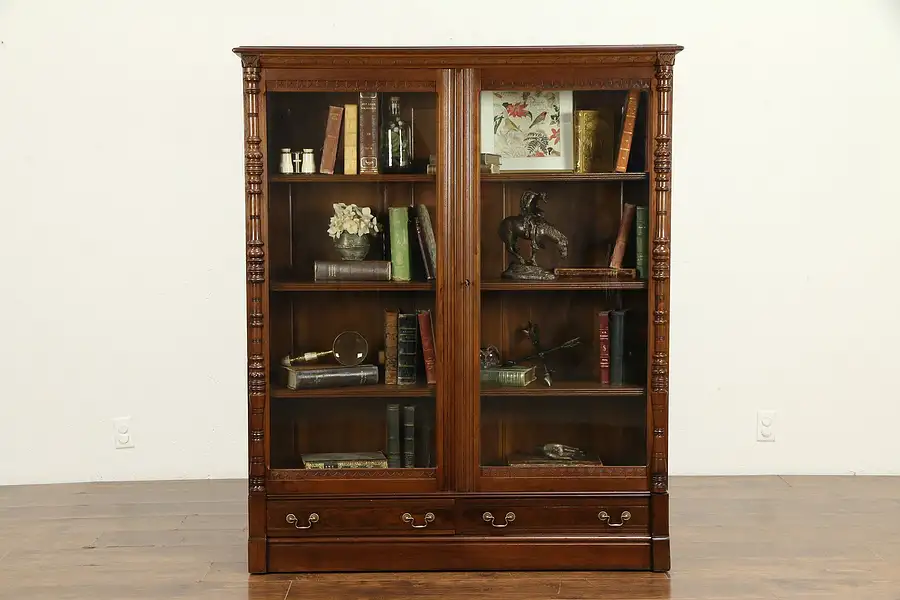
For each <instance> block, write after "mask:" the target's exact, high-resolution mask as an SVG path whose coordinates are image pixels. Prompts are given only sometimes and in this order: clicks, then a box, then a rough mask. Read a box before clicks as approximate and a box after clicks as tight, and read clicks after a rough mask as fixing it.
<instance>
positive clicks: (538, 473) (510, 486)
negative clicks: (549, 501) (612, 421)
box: [478, 467, 649, 494]
mask: <svg viewBox="0 0 900 600" xmlns="http://www.w3.org/2000/svg"><path fill="white" fill-rule="evenodd" d="M571 468H572V467H569V468H567V469H566V470H568V469H571ZM613 469H615V467H614V468H613ZM628 470H629V471H635V472H639V473H640V475H639V476H635V477H620V476H613V475H610V476H602V477H595V476H590V475H584V474H580V475H578V476H575V475H574V474H570V475H566V474H565V472H564V471H561V470H560V469H558V468H548V469H546V470H541V469H537V468H534V467H529V468H528V469H527V471H526V470H525V469H516V468H512V467H484V468H482V469H481V477H480V478H479V479H478V489H479V491H482V492H498V493H500V492H504V493H516V494H518V493H523V492H553V493H563V492H591V493H595V492H617V493H618V492H646V491H648V489H649V486H648V484H647V469H646V467H629V468H628ZM593 471H594V472H596V473H600V472H603V471H604V469H594V470H593Z"/></svg>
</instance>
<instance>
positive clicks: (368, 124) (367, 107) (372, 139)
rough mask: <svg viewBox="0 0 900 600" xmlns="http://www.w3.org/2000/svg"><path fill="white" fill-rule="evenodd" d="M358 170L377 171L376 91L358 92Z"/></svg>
mask: <svg viewBox="0 0 900 600" xmlns="http://www.w3.org/2000/svg"><path fill="white" fill-rule="evenodd" d="M358 126H359V130H358V134H357V135H358V138H359V172H360V173H378V92H360V93H359V123H358Z"/></svg>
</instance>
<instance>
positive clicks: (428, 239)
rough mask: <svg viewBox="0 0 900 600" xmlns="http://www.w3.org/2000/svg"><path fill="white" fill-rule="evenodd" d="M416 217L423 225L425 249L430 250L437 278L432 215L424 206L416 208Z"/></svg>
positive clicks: (429, 253)
mask: <svg viewBox="0 0 900 600" xmlns="http://www.w3.org/2000/svg"><path fill="white" fill-rule="evenodd" d="M416 215H417V216H418V217H419V222H420V223H421V224H422V233H423V234H425V247H426V248H428V257H429V258H430V259H431V261H430V264H431V273H432V274H433V275H434V276H435V277H437V243H436V241H435V238H434V228H433V227H432V226H431V214H430V213H429V212H428V207H427V206H425V205H424V204H419V205H417V206H416Z"/></svg>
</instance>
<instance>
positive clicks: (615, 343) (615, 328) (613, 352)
mask: <svg viewBox="0 0 900 600" xmlns="http://www.w3.org/2000/svg"><path fill="white" fill-rule="evenodd" d="M609 321H610V322H609V338H610V351H609V354H610V356H609V379H610V383H611V384H613V385H622V377H623V372H624V364H623V363H624V362H625V311H624V310H614V311H611V312H610V319H609Z"/></svg>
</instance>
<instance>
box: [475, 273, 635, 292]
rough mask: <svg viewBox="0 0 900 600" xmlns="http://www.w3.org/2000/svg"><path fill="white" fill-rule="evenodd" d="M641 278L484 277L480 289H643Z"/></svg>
mask: <svg viewBox="0 0 900 600" xmlns="http://www.w3.org/2000/svg"><path fill="white" fill-rule="evenodd" d="M645 289H647V281H646V280H643V279H600V278H596V279H595V278H588V277H578V278H575V277H572V278H565V279H556V280H554V281H519V280H513V279H485V280H482V282H481V290H482V291H487V292H502V291H510V292H535V291H550V290H645Z"/></svg>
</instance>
